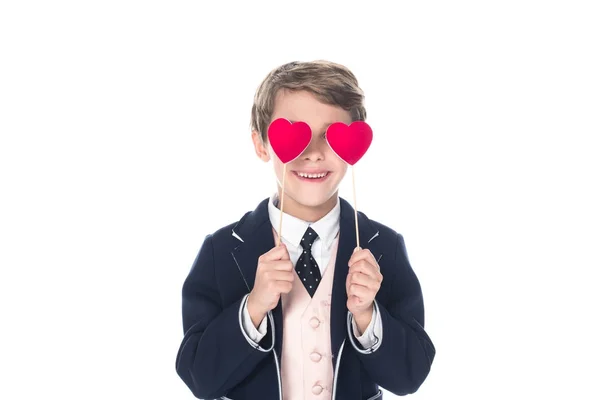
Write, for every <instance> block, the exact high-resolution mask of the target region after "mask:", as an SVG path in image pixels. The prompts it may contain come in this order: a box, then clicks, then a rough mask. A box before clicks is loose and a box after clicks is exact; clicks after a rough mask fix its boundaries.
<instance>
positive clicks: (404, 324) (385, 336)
mask: <svg viewBox="0 0 600 400" xmlns="http://www.w3.org/2000/svg"><path fill="white" fill-rule="evenodd" d="M395 253H396V254H395V260H394V263H395V265H394V267H395V269H396V275H395V276H394V277H393V278H392V279H393V283H392V287H391V291H390V300H389V301H388V302H386V304H385V306H384V305H383V304H382V303H381V302H377V306H378V311H379V313H380V315H381V322H382V327H383V330H382V335H381V338H380V343H379V346H378V347H377V349H376V350H375V351H369V350H364V351H363V350H360V349H358V348H357V346H354V348H355V349H356V353H357V355H358V357H359V359H360V361H361V362H362V364H363V365H364V367H365V369H366V370H367V373H368V374H369V375H370V376H371V378H372V379H373V380H374V381H375V382H376V383H377V384H378V385H380V386H382V387H383V388H385V389H386V390H389V391H390V392H392V393H394V394H396V395H398V396H403V395H406V394H411V393H414V392H416V391H417V390H418V389H419V387H420V386H421V384H422V383H423V382H424V381H425V378H426V377H427V375H428V374H429V371H430V369H431V364H432V363H433V359H434V357H435V353H436V350H435V347H434V345H433V342H432V341H431V339H430V338H429V336H428V335H427V333H426V332H425V329H424V319H425V313H424V306H423V295H422V292H421V286H420V284H419V281H418V279H417V276H416V275H415V273H414V271H413V269H412V267H411V266H410V263H409V261H408V257H407V254H406V247H405V245H404V239H403V238H402V235H400V234H398V237H397V241H396V252H395ZM350 340H352V338H351V339H350ZM353 344H354V343H353Z"/></svg>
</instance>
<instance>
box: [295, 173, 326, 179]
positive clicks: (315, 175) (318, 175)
mask: <svg viewBox="0 0 600 400" xmlns="http://www.w3.org/2000/svg"><path fill="white" fill-rule="evenodd" d="M297 174H298V175H299V176H301V177H303V178H313V179H315V178H322V177H324V176H325V175H327V172H323V173H321V174H305V173H304V172H297Z"/></svg>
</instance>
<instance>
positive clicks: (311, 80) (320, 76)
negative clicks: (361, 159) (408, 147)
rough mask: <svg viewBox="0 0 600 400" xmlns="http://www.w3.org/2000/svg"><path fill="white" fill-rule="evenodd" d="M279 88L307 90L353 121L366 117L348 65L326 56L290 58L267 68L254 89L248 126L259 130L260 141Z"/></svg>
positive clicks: (361, 96)
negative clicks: (276, 65)
mask: <svg viewBox="0 0 600 400" xmlns="http://www.w3.org/2000/svg"><path fill="white" fill-rule="evenodd" d="M280 89H285V90H290V91H299V90H306V91H308V92H310V93H312V94H313V95H314V96H315V97H316V98H317V99H319V101H321V102H323V103H325V104H330V105H335V106H339V107H341V108H343V109H344V110H346V111H349V112H350V115H351V117H352V122H354V121H364V120H365V119H366V118H367V111H366V109H365V106H364V93H363V91H362V89H361V88H360V87H359V86H358V80H357V79H356V77H355V76H354V74H353V73H352V72H351V71H350V70H349V69H348V68H346V67H345V66H343V65H340V64H336V63H334V62H331V61H326V60H316V61H310V62H300V61H293V62H290V63H287V64H283V65H281V66H279V67H277V68H275V69H274V70H272V71H271V72H269V74H268V75H267V77H266V78H265V79H264V80H263V81H262V83H261V84H260V86H259V87H258V89H257V90H256V94H255V96H254V104H253V105H252V119H251V123H250V128H251V129H252V130H253V131H257V132H259V133H260V137H261V139H262V142H263V143H267V142H268V137H267V129H268V127H269V124H270V123H271V117H272V115H273V108H274V107H275V97H276V95H277V93H278V92H279V90H280Z"/></svg>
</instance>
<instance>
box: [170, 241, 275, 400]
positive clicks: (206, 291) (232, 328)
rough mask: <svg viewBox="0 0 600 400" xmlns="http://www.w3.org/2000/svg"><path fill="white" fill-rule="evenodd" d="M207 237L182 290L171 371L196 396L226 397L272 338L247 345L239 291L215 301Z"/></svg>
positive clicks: (213, 277) (213, 271) (210, 255)
mask: <svg viewBox="0 0 600 400" xmlns="http://www.w3.org/2000/svg"><path fill="white" fill-rule="evenodd" d="M212 242H213V238H212V235H207V236H206V238H205V240H204V243H203V244H202V246H201V248H200V251H199V253H198V255H197V257H196V259H195V261H194V264H193V266H192V268H191V270H190V272H189V274H188V276H187V278H186V280H185V282H184V284H183V290H182V297H183V300H182V313H183V331H184V337H183V340H182V342H181V345H180V347H179V351H178V353H177V360H176V370H177V374H178V375H179V376H180V377H181V379H182V380H183V381H184V382H185V384H186V385H187V386H188V387H189V388H190V390H191V391H192V393H193V394H194V396H196V397H197V398H219V397H221V396H226V395H227V393H228V392H229V391H230V390H231V389H232V388H233V387H235V386H236V385H237V384H238V383H240V382H241V381H242V380H244V379H245V378H246V377H247V376H248V375H249V374H250V373H251V372H252V371H253V370H254V369H255V368H256V366H257V365H258V364H259V363H260V362H261V361H262V360H263V359H264V358H265V356H266V355H267V354H268V350H264V349H263V347H267V348H268V347H269V346H270V345H271V344H272V343H270V342H271V341H272V340H273V339H272V335H271V334H267V335H266V336H265V338H264V339H262V340H261V342H260V346H255V347H253V346H251V345H250V343H249V342H248V340H247V339H246V338H245V336H244V335H243V333H242V329H241V326H240V323H241V318H242V317H241V315H242V314H241V311H242V308H241V304H242V301H243V300H244V298H245V296H244V297H242V298H240V299H239V300H237V301H236V302H235V303H233V304H231V305H227V306H223V304H221V298H220V296H219V291H218V285H217V280H216V277H215V265H214V254H213V243H212ZM261 346H262V347H261ZM271 347H272V346H271Z"/></svg>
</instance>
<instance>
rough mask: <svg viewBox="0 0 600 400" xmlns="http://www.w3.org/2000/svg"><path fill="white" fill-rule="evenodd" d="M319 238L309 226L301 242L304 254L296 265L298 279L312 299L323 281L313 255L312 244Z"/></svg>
mask: <svg viewBox="0 0 600 400" xmlns="http://www.w3.org/2000/svg"><path fill="white" fill-rule="evenodd" d="M317 237H318V235H317V232H315V231H314V230H313V229H312V228H311V227H310V226H309V227H308V229H307V230H306V232H305V233H304V236H303V237H302V240H301V241H300V244H301V245H302V254H300V258H298V262H297V263H296V272H297V273H298V278H300V281H301V282H302V283H303V284H304V287H305V288H306V290H307V291H308V294H310V297H313V295H314V294H315V292H316V291H317V286H319V282H320V281H321V271H320V270H319V266H318V265H317V262H316V261H315V260H314V258H313V256H312V253H311V249H312V244H313V242H314V241H315V239H316V238H317Z"/></svg>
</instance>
